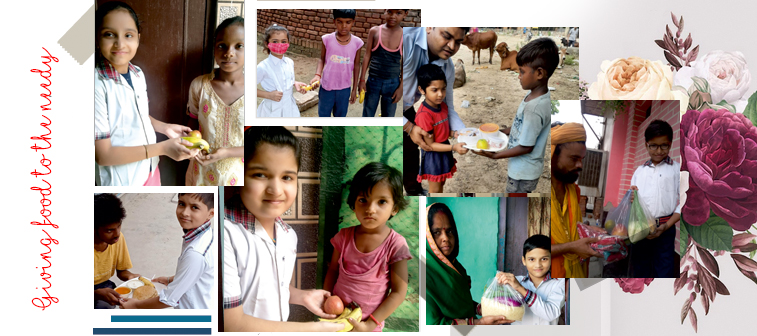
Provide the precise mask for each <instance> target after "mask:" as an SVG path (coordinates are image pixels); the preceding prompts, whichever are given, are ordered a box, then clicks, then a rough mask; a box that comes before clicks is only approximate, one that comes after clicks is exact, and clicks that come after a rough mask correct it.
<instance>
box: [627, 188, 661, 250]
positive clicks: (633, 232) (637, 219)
mask: <svg viewBox="0 0 757 336" xmlns="http://www.w3.org/2000/svg"><path fill="white" fill-rule="evenodd" d="M632 192H633V202H631V211H630V212H631V213H630V215H629V217H628V238H629V239H630V240H631V243H636V242H638V241H640V240H642V239H644V238H646V237H647V236H648V235H649V234H650V233H653V232H654V231H655V230H656V229H657V223H656V221H655V219H654V217H652V216H651V215H650V214H649V210H647V207H646V206H645V205H644V202H642V201H641V199H640V198H639V194H638V192H637V191H636V190H632Z"/></svg>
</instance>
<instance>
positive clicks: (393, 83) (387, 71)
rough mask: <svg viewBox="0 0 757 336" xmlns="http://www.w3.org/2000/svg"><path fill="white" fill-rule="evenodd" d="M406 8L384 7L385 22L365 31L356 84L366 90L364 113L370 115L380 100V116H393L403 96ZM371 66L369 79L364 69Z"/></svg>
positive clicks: (372, 114)
mask: <svg viewBox="0 0 757 336" xmlns="http://www.w3.org/2000/svg"><path fill="white" fill-rule="evenodd" d="M405 15H407V9H385V10H384V20H385V21H386V23H384V24H382V25H380V26H376V27H372V28H371V30H370V31H369V32H368V48H365V58H364V59H363V66H362V71H360V81H359V82H358V86H359V88H360V90H361V91H365V102H364V103H363V117H373V116H374V115H375V114H376V108H377V107H378V104H379V101H381V116H382V117H394V112H395V110H396V109H397V102H398V101H400V99H401V98H402V27H400V22H402V19H404V18H405ZM369 66H370V69H371V70H370V72H369V75H370V76H369V77H368V82H367V83H366V81H365V79H364V78H365V73H366V71H368V67H369Z"/></svg>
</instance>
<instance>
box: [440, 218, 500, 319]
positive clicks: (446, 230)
mask: <svg viewBox="0 0 757 336" xmlns="http://www.w3.org/2000/svg"><path fill="white" fill-rule="evenodd" d="M426 211H427V212H428V216H427V222H426V324H432V325H433V324H439V325H445V324H446V325H450V324H453V325H454V324H463V325H470V324H503V323H512V322H513V321H510V320H507V319H505V317H504V316H485V317H482V318H480V319H479V318H476V315H480V314H481V310H480V308H478V307H480V306H479V305H478V303H476V301H473V298H472V297H471V295H470V288H471V280H470V277H469V276H468V273H467V272H466V271H465V268H464V267H463V265H461V264H460V263H459V262H458V261H457V255H458V252H459V251H460V246H459V242H458V241H457V237H458V235H457V227H456V226H455V219H454V218H453V217H452V212H451V211H450V210H449V208H448V207H447V206H446V205H445V204H443V203H434V204H431V205H430V206H429V207H428V208H426Z"/></svg>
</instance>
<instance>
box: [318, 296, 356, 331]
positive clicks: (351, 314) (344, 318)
mask: <svg viewBox="0 0 757 336" xmlns="http://www.w3.org/2000/svg"><path fill="white" fill-rule="evenodd" d="M350 318H352V319H355V320H356V321H360V320H362V319H363V310H362V309H361V308H360V306H359V305H358V304H357V303H355V302H354V301H353V302H352V303H350V305H349V306H347V307H344V311H343V312H342V313H341V314H340V315H339V316H337V317H336V318H335V319H333V320H330V319H325V318H319V319H318V320H319V321H322V322H333V323H343V324H344V329H342V330H339V332H347V331H351V330H352V328H354V327H353V326H352V324H351V323H350V321H349V320H348V319H350Z"/></svg>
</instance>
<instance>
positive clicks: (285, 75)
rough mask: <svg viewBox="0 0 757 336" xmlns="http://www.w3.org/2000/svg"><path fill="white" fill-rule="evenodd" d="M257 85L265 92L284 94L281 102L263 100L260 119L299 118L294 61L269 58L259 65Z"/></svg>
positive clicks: (285, 58)
mask: <svg viewBox="0 0 757 336" xmlns="http://www.w3.org/2000/svg"><path fill="white" fill-rule="evenodd" d="M257 76H258V77H257V84H260V85H261V86H262V87H263V90H265V91H268V92H272V91H280V92H282V93H283V95H282V96H281V100H280V101H278V102H277V101H273V100H270V99H263V101H262V102H261V103H260V105H258V117H299V116H300V110H299V108H298V107H297V102H296V101H295V100H294V61H292V59H291V58H289V57H282V58H278V57H276V56H273V55H268V58H266V59H264V60H263V61H262V62H260V63H258V67H257Z"/></svg>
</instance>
